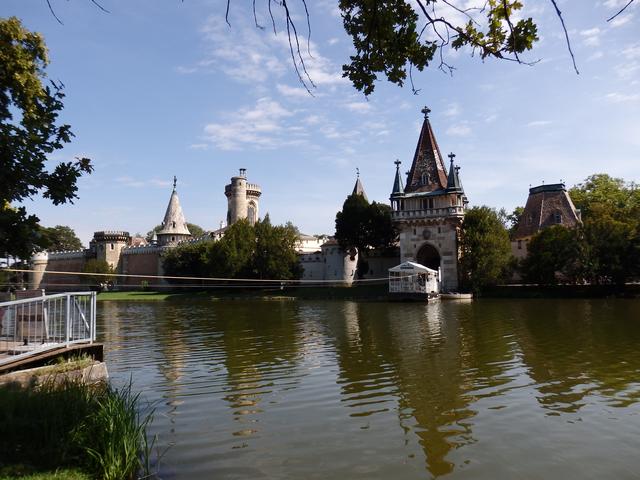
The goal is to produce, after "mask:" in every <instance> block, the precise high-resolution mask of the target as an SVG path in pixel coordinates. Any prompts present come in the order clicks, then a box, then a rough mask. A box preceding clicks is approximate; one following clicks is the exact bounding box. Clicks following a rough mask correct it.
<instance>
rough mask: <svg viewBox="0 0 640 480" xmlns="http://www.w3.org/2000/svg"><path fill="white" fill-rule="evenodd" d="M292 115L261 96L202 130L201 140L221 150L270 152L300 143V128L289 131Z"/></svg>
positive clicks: (271, 100) (274, 102)
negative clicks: (267, 150) (270, 150)
mask: <svg viewBox="0 0 640 480" xmlns="http://www.w3.org/2000/svg"><path fill="white" fill-rule="evenodd" d="M293 115H294V112H293V111H290V110H288V109H286V108H285V107H283V106H282V105H281V104H280V103H278V102H277V101H275V100H273V99H271V98H269V97H263V98H260V99H258V101H257V102H256V104H255V105H254V106H253V107H251V108H247V107H245V108H243V109H240V110H239V111H237V112H234V113H231V114H227V115H226V116H225V118H224V121H220V122H216V123H210V124H208V125H206V126H205V127H204V137H203V138H204V139H205V140H206V141H208V142H210V143H211V144H212V145H214V146H215V147H217V148H220V149H221V150H241V149H245V148H248V149H258V150H261V149H273V148H279V147H284V146H288V145H299V144H301V143H304V140H303V139H302V138H301V137H302V136H303V135H301V134H302V133H304V129H300V130H295V129H294V130H292V129H291V128H290V127H296V126H299V125H293V124H289V123H287V119H289V118H290V117H292V116H293Z"/></svg>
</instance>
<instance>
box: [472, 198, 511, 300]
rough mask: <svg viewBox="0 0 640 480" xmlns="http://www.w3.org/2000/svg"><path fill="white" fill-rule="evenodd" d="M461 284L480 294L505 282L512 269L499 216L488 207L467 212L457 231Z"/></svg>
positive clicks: (503, 228)
mask: <svg viewBox="0 0 640 480" xmlns="http://www.w3.org/2000/svg"><path fill="white" fill-rule="evenodd" d="M460 252H461V257H460V264H459V265H460V283H461V285H462V287H463V288H464V289H465V290H470V291H472V292H474V293H479V292H480V291H481V290H482V289H483V288H484V287H487V286H490V285H495V284H497V283H498V282H500V281H502V280H504V279H505V278H506V277H507V275H508V273H509V268H510V266H511V262H512V257H511V246H510V243H509V234H508V233H507V230H506V228H505V227H504V225H503V224H502V221H501V220H500V216H499V215H498V212H497V211H496V210H495V209H493V208H490V207H486V206H482V207H473V208H470V209H469V210H467V212H466V213H465V217H464V222H463V223H462V228H461V230H460Z"/></svg>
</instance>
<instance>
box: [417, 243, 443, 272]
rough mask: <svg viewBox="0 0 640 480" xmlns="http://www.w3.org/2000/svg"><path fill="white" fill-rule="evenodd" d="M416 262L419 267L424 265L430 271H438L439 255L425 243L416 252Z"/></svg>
mask: <svg viewBox="0 0 640 480" xmlns="http://www.w3.org/2000/svg"><path fill="white" fill-rule="evenodd" d="M416 260H417V261H418V263H419V264H420V265H424V266H425V267H427V268H430V269H432V270H438V269H439V268H440V253H438V250H437V249H436V247H434V246H433V245H431V244H429V243H425V244H424V245H422V247H420V250H418V254H417V255H416Z"/></svg>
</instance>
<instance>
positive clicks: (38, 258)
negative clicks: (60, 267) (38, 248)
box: [29, 252, 49, 290]
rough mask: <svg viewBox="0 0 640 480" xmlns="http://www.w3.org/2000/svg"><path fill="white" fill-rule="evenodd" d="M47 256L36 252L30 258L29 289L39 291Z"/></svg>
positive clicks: (47, 259) (45, 253)
mask: <svg viewBox="0 0 640 480" xmlns="http://www.w3.org/2000/svg"><path fill="white" fill-rule="evenodd" d="M48 262H49V255H48V254H47V252H38V253H35V254H34V255H33V256H32V257H31V270H33V271H32V272H31V273H29V288H31V289H34V290H35V289H39V288H41V287H40V285H41V284H42V280H43V279H44V272H45V270H46V269H47V263H48Z"/></svg>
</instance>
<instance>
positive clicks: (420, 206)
mask: <svg viewBox="0 0 640 480" xmlns="http://www.w3.org/2000/svg"><path fill="white" fill-rule="evenodd" d="M429 112H430V110H429V109H428V108H427V107H425V108H424V109H423V110H422V113H423V114H424V122H423V124H422V130H421V132H420V137H419V138H418V145H417V147H416V151H415V154H414V156H413V161H412V163H411V168H410V169H409V171H408V172H407V182H406V187H403V185H402V178H401V175H400V161H399V160H396V162H395V164H396V174H395V178H394V182H393V189H392V192H391V196H390V200H391V209H392V212H391V216H392V219H393V222H394V224H395V226H396V228H397V229H398V232H399V233H400V257H401V261H402V262H405V261H414V262H417V263H420V264H422V265H424V266H426V267H429V268H432V269H440V271H441V275H442V289H443V291H445V292H446V291H455V290H457V288H458V231H459V228H460V225H461V224H462V220H463V218H464V211H465V207H466V205H467V203H468V201H467V197H466V196H465V194H464V190H463V188H462V183H461V181H460V177H459V167H456V166H455V165H454V163H453V159H454V157H455V155H453V154H450V155H449V158H450V159H451V165H450V168H449V174H448V175H447V169H446V167H445V164H444V160H443V158H442V154H441V153H440V148H439V147H438V143H437V142H436V138H435V135H434V133H433V129H432V128H431V122H430V121H429Z"/></svg>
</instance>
